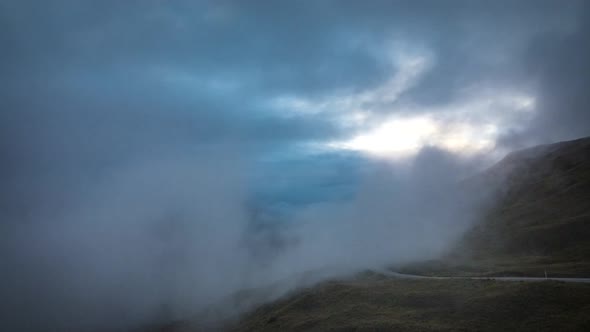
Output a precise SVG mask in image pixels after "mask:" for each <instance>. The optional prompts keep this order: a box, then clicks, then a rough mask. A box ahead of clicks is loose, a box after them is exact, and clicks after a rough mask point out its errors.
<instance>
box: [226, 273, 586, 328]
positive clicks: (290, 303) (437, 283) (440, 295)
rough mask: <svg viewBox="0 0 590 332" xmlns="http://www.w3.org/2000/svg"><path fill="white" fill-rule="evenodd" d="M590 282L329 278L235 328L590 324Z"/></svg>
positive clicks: (262, 311) (266, 308)
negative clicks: (339, 279) (329, 279)
mask: <svg viewBox="0 0 590 332" xmlns="http://www.w3.org/2000/svg"><path fill="white" fill-rule="evenodd" d="M588 312H590V285H588V284H565V283H560V282H550V281H548V282H535V283H524V282H501V281H489V280H396V279H379V278H378V277H375V276H374V277H366V278H364V279H360V280H353V281H338V282H328V283H324V284H321V285H318V286H316V287H314V288H310V289H307V290H304V291H302V292H300V293H298V294H296V295H293V296H291V297H288V298H284V299H282V300H279V301H277V302H275V303H272V304H268V305H265V306H263V307H260V308H258V309H257V310H255V311H254V312H251V313H250V314H248V315H246V316H245V317H244V318H243V319H242V320H241V321H240V322H239V324H238V325H236V326H233V327H232V328H231V330H232V331H556V330H557V331H588V330H590V315H588V314H587V313H588Z"/></svg>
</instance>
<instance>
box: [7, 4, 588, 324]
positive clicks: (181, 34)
mask: <svg viewBox="0 0 590 332" xmlns="http://www.w3.org/2000/svg"><path fill="white" fill-rule="evenodd" d="M588 9H589V8H588V4H587V2H585V1H582V0H580V1H575V0H574V1H568V2H567V3H564V2H563V1H557V0H555V1H549V0H548V1H544V0H534V1H533V0H530V1H528V0H521V1H494V2H490V1H460V0H456V1H454V0H450V1H444V2H442V1H420V2H418V3H416V2H411V1H370V2H360V1H296V2H287V1H284V2H278V1H249V2H242V1H196V2H195V1H182V0H178V1H157V0H147V1H126V2H122V1H100V2H89V1H73V0H71V1H68V0H61V1H51V2H36V1H3V2H2V3H0V27H1V29H0V45H1V48H2V50H3V52H1V53H0V72H2V75H0V161H1V163H0V183H2V187H1V189H0V220H1V221H0V249H2V250H1V252H2V254H1V257H0V270H2V271H8V272H7V274H6V276H5V278H3V281H2V282H0V291H1V293H2V294H7V295H3V296H2V297H3V301H2V304H1V305H0V314H1V318H2V319H1V321H2V324H4V325H6V326H7V328H9V329H13V330H14V329H18V330H27V329H28V330H31V331H35V330H43V329H52V328H56V329H64V330H69V329H76V330H79V329H90V330H92V329H102V328H117V327H122V328H126V327H129V326H133V325H137V324H140V323H143V322H146V321H151V320H154V319H157V318H158V317H160V318H162V319H168V318H178V317H185V316H187V315H190V314H191V313H193V312H197V311H199V310H201V309H203V308H207V307H209V306H210V305H211V304H212V303H219V302H220V301H222V300H224V299H227V297H228V296H230V295H231V294H233V293H235V292H236V291H239V290H242V289H244V288H253V287H268V286H269V285H275V284H276V283H278V282H279V281H281V280H282V281H284V280H292V279H290V278H294V276H298V275H300V274H302V273H305V272H307V271H311V270H322V269H324V268H328V267H329V268H334V269H335V270H337V271H342V270H346V271H348V272H350V271H354V270H357V269H362V268H367V267H371V266H375V265H379V264H387V263H393V262H403V261H407V260H410V259H419V258H424V257H429V256H432V255H435V254H437V253H440V252H442V251H443V250H444V248H446V247H448V245H450V244H451V243H452V241H453V240H454V239H455V238H456V237H457V236H459V235H460V233H461V231H462V230H464V228H465V227H467V225H468V224H469V222H471V221H472V220H473V219H474V218H475V215H474V213H475V212H476V210H473V209H472V207H473V206H477V204H475V205H474V203H476V202H478V203H479V197H476V198H478V199H477V200H476V202H474V201H471V200H469V199H466V198H465V196H463V195H462V194H460V193H459V190H457V189H456V187H455V186H456V183H457V182H458V181H460V179H461V178H462V177H464V176H465V175H467V174H473V173H474V172H475V171H476V170H477V169H479V168H481V167H482V166H484V165H486V162H489V158H488V157H486V156H492V157H491V159H494V158H497V157H498V156H501V155H502V154H503V153H505V152H506V151H509V150H511V149H514V148H517V147H522V146H528V145H533V144H537V143H543V142H548V141H555V140H561V139H568V138H575V137H579V136H585V135H588V134H590V119H589V114H590V113H589V111H588V110H589V106H590V105H589V103H590V101H589V100H588V93H587V86H588V77H590V75H589V73H588V69H589V61H588V60H587V59H590V54H588V53H589V50H590V48H589V47H590V46H589V45H590V43H588V38H589V32H590V31H589V26H590V24H589V23H590V17H589V16H588V13H589V12H590V11H589V10H588ZM375 151H378V152H379V153H374V152H375ZM399 151H402V152H403V153H401V154H400V153H399ZM400 156H401V157H400ZM392 157H395V158H392ZM450 193H452V194H450ZM424 207H428V208H424ZM295 284H296V283H294V284H291V285H290V287H295ZM288 288H289V287H285V288H283V289H282V290H283V291H285V290H286V289H288ZM279 293H280V292H279ZM275 295H276V294H275ZM234 309H236V308H234ZM236 310H237V309H236ZM72 318H75V319H72ZM80 322H84V323H83V324H81V325H79V323H80Z"/></svg>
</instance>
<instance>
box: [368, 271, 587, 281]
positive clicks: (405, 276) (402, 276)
mask: <svg viewBox="0 0 590 332" xmlns="http://www.w3.org/2000/svg"><path fill="white" fill-rule="evenodd" d="M374 271H375V272H377V273H379V274H382V275H385V276H388V277H392V278H399V279H438V280H444V279H467V280H498V281H547V280H554V281H563V282H588V283H590V278H553V277H548V278H538V277H427V276H419V275H415V274H405V273H398V272H393V271H388V270H374Z"/></svg>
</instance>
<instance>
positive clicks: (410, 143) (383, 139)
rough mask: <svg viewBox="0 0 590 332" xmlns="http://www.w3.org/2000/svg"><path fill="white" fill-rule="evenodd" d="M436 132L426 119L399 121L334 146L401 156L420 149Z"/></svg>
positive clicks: (432, 124)
mask: <svg viewBox="0 0 590 332" xmlns="http://www.w3.org/2000/svg"><path fill="white" fill-rule="evenodd" d="M436 130H437V128H436V125H435V124H434V122H433V121H432V120H430V119H428V118H416V119H399V120H393V121H390V122H386V123H385V124H383V125H381V126H379V127H378V128H376V129H375V130H373V131H372V132H369V133H366V134H363V135H359V136H357V137H355V138H353V139H351V140H350V141H347V142H343V143H339V144H336V145H337V146H339V147H340V148H344V149H350V150H357V151H366V152H369V153H373V154H397V155H403V154H409V153H412V152H416V151H417V150H418V149H420V147H422V146H423V145H424V144H425V143H426V141H427V140H428V138H429V137H430V136H431V135H433V134H434V133H435V132H436Z"/></svg>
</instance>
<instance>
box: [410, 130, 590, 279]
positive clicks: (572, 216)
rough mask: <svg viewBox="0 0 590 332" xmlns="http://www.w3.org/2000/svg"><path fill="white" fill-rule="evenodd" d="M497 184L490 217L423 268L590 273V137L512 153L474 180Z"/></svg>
mask: <svg viewBox="0 0 590 332" xmlns="http://www.w3.org/2000/svg"><path fill="white" fill-rule="evenodd" d="M469 181H470V183H469V185H470V186H474V187H477V188H492V190H493V191H494V193H493V200H492V201H493V203H492V204H491V205H490V206H488V207H487V208H486V210H485V213H484V217H483V218H482V220H481V221H480V222H478V223H476V224H475V225H474V226H473V228H472V229H470V230H469V231H468V232H467V233H466V234H465V236H464V237H463V240H462V241H461V242H460V243H458V244H457V245H456V246H455V247H454V249H453V251H452V252H451V253H450V254H449V255H448V256H447V257H445V258H443V259H441V260H438V261H433V262H426V263H420V264H413V265H410V266H406V267H404V268H403V269H404V271H406V272H415V273H423V274H441V273H442V274H466V273H467V274H489V275H501V274H509V275H529V276H530V275H537V276H539V275H543V274H544V272H545V271H547V273H549V274H551V275H553V276H588V275H590V240H589V239H590V138H582V139H578V140H573V141H567V142H560V143H555V144H549V145H542V146H537V147H533V148H529V149H525V150H521V151H516V152H513V153H510V154H509V155H508V156H506V157H505V158H504V159H503V160H501V161H500V162H499V163H497V164H496V165H494V166H493V167H491V168H490V169H488V170H487V171H485V172H483V173H482V174H480V175H478V176H476V177H474V178H472V179H470V180H469Z"/></svg>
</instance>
